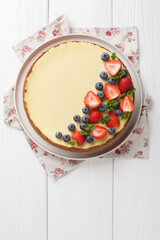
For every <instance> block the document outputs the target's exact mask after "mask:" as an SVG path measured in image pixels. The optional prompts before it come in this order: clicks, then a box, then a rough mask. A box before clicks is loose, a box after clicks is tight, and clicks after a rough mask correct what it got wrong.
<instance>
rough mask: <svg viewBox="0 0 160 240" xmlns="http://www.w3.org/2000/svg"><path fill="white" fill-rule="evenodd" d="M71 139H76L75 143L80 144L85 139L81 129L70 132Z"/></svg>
mask: <svg viewBox="0 0 160 240" xmlns="http://www.w3.org/2000/svg"><path fill="white" fill-rule="evenodd" d="M71 139H74V140H76V142H77V145H78V146H81V145H82V144H83V143H84V141H85V136H84V135H81V131H77V132H74V133H73V134H72V136H71Z"/></svg>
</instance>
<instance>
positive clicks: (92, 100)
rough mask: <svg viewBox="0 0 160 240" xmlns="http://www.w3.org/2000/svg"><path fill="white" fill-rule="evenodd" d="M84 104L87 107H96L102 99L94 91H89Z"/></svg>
mask: <svg viewBox="0 0 160 240" xmlns="http://www.w3.org/2000/svg"><path fill="white" fill-rule="evenodd" d="M84 104H85V105H86V107H88V108H91V109H94V108H97V107H99V106H100V104H101V99H100V98H99V97H98V96H97V95H96V94H95V93H94V92H92V91H89V92H88V93H87V94H86V96H85V98H84Z"/></svg>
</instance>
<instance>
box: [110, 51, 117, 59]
mask: <svg viewBox="0 0 160 240" xmlns="http://www.w3.org/2000/svg"><path fill="white" fill-rule="evenodd" d="M111 58H112V59H113V60H114V59H115V58H116V53H115V52H113V53H112V55H111Z"/></svg>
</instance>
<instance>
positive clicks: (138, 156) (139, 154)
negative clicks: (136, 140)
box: [133, 151, 144, 158]
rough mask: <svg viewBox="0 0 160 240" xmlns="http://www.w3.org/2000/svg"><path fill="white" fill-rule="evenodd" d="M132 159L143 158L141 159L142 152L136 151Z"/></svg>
mask: <svg viewBox="0 0 160 240" xmlns="http://www.w3.org/2000/svg"><path fill="white" fill-rule="evenodd" d="M133 157H134V158H144V157H143V152H142V151H138V152H137V153H136V154H135V155H134V156H133Z"/></svg>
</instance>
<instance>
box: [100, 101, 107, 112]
mask: <svg viewBox="0 0 160 240" xmlns="http://www.w3.org/2000/svg"><path fill="white" fill-rule="evenodd" d="M105 109H106V105H105V104H104V103H101V105H100V106H99V108H98V110H99V111H100V112H105Z"/></svg>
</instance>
